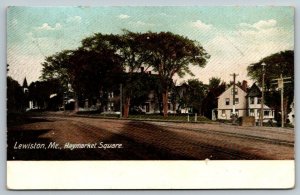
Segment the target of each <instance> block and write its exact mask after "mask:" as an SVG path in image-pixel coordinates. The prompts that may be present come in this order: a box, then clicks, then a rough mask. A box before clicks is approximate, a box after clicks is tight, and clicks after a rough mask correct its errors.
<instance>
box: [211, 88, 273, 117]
mask: <svg viewBox="0 0 300 195" xmlns="http://www.w3.org/2000/svg"><path fill="white" fill-rule="evenodd" d="M233 93H235V111H236V115H237V117H243V116H254V117H255V120H256V122H258V121H259V120H260V110H261V96H262V92H261V90H260V89H259V88H258V86H257V85H256V84H255V83H254V84H253V85H252V86H251V88H250V89H249V90H248V92H246V91H245V90H243V89H242V88H240V87H239V86H237V85H236V86H235V92H233V85H232V86H230V87H229V88H228V89H227V90H226V91H225V92H223V93H222V94H221V95H220V96H219V97H218V108H217V114H216V116H217V119H221V120H230V119H231V118H232V114H233ZM263 114H264V116H263V120H264V122H268V121H269V120H273V121H274V110H273V109H271V108H270V107H268V106H267V105H263ZM274 122H275V121H274Z"/></svg>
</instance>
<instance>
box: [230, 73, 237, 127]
mask: <svg viewBox="0 0 300 195" xmlns="http://www.w3.org/2000/svg"><path fill="white" fill-rule="evenodd" d="M230 76H233V89H232V98H233V100H232V124H235V123H236V116H235V79H236V77H237V76H238V74H235V73H233V74H231V75H230Z"/></svg>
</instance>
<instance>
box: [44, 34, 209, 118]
mask: <svg viewBox="0 0 300 195" xmlns="http://www.w3.org/2000/svg"><path fill="white" fill-rule="evenodd" d="M81 43H82V44H81V46H80V47H79V48H77V49H76V50H67V51H62V52H59V53H56V54H55V55H52V56H49V57H47V58H46V60H45V62H44V63H43V64H42V65H43V72H42V79H43V80H49V79H58V80H59V81H60V83H61V86H62V87H63V88H65V89H66V90H67V87H68V84H71V86H72V88H73V90H74V92H75V93H76V97H78V96H84V97H85V98H93V97H99V98H100V101H102V100H101V96H100V95H101V93H102V92H103V91H112V89H113V88H116V87H118V85H119V84H120V83H122V84H123V87H124V99H125V101H124V116H125V117H127V116H128V113H129V108H130V102H131V98H132V97H133V95H137V94H138V91H137V89H138V88H141V86H140V87H139V86H138V84H137V80H136V78H134V76H133V75H135V73H136V72H137V71H138V70H140V68H141V67H143V68H144V69H145V71H146V70H151V71H154V72H156V73H157V76H158V80H159V86H160V89H159V91H160V94H161V97H162V102H163V114H164V117H167V115H168V94H169V92H170V90H171V87H172V86H173V80H172V78H173V77H174V75H175V74H177V75H179V77H183V76H184V75H185V74H190V75H193V74H192V72H191V71H190V65H194V66H199V67H204V66H205V64H206V62H207V59H208V58H209V55H208V54H207V53H206V51H205V50H204V48H203V47H202V46H201V45H200V43H199V42H197V41H193V40H190V39H188V38H187V37H183V36H180V35H176V34H173V33H170V32H160V33H155V32H147V33H133V32H130V31H126V30H124V33H123V34H121V35H113V34H110V35H104V34H101V33H97V34H94V35H93V36H91V37H88V38H85V39H83V40H82V42H81ZM125 72H126V74H124V73H125ZM124 75H126V76H124ZM143 87H145V85H143ZM140 95H141V96H142V95H144V94H143V93H142V94H140Z"/></svg>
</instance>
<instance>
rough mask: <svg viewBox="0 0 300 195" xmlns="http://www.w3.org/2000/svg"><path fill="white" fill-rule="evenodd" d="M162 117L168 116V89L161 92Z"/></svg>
mask: <svg viewBox="0 0 300 195" xmlns="http://www.w3.org/2000/svg"><path fill="white" fill-rule="evenodd" d="M162 98H163V113H164V118H167V117H168V90H165V91H164V92H163V93H162Z"/></svg>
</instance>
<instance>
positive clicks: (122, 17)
mask: <svg viewBox="0 0 300 195" xmlns="http://www.w3.org/2000/svg"><path fill="white" fill-rule="evenodd" d="M118 18H120V19H128V18H130V16H128V15H126V14H120V15H119V16H118Z"/></svg>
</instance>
